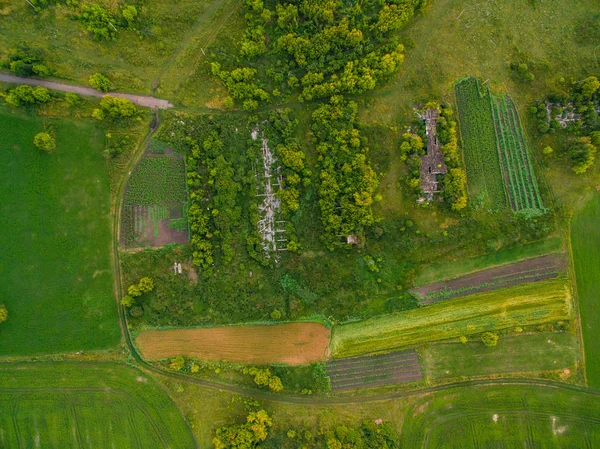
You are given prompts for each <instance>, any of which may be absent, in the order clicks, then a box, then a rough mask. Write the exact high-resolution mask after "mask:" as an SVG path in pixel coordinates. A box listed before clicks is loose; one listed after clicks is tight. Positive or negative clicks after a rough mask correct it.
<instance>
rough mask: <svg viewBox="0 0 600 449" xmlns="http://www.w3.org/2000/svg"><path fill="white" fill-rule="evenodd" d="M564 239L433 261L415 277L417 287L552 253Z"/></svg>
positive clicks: (551, 239) (553, 239)
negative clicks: (471, 256)
mask: <svg viewBox="0 0 600 449" xmlns="http://www.w3.org/2000/svg"><path fill="white" fill-rule="evenodd" d="M561 247H562V241H561V239H560V237H552V238H549V239H546V240H541V241H539V242H534V243H530V244H528V245H523V246H517V247H515V248H511V249H507V250H504V251H498V252H495V253H491V254H486V255H484V256H479V257H473V258H470V259H461V260H453V261H449V262H441V263H432V264H431V265H428V266H426V267H425V269H424V270H423V271H421V273H420V274H419V275H418V276H417V278H416V279H415V287H421V286H423V285H427V284H433V283H434V282H439V281H445V280H448V279H455V278H457V277H460V276H464V275H466V274H470V273H474V272H475V271H480V270H485V269H486V268H493V267H498V266H501V265H507V264H509V263H513V262H518V261H519V260H525V259H531V258H533V257H537V256H543V255H545V254H551V253H555V252H558V251H560V249H561Z"/></svg>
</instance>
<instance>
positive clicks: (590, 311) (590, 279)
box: [571, 195, 600, 388]
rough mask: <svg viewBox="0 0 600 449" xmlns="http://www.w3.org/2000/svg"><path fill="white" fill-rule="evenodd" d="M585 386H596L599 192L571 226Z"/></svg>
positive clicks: (599, 372) (599, 358)
mask: <svg viewBox="0 0 600 449" xmlns="http://www.w3.org/2000/svg"><path fill="white" fill-rule="evenodd" d="M571 241H572V244H573V259H574V262H575V274H576V277H577V297H578V299H579V309H580V315H581V329H582V332H583V341H584V343H583V346H584V348H585V365H586V373H587V381H588V385H589V386H590V387H593V388H600V195H595V196H594V198H593V199H592V200H591V201H590V202H589V203H588V204H587V205H586V206H585V208H584V209H583V210H582V211H581V212H580V213H579V215H577V216H576V217H575V219H574V220H573V223H572V226H571Z"/></svg>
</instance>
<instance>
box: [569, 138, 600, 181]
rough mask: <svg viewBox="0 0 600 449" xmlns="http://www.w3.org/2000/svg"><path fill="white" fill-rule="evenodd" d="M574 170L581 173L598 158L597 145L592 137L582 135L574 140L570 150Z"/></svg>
mask: <svg viewBox="0 0 600 449" xmlns="http://www.w3.org/2000/svg"><path fill="white" fill-rule="evenodd" d="M568 154H569V158H570V159H571V164H572V166H573V167H572V169H573V171H574V172H575V173H576V174H578V175H580V174H582V173H585V172H586V171H587V170H588V169H589V168H590V167H591V166H592V165H593V164H594V161H595V159H596V147H595V146H594V145H592V143H591V139H590V137H580V138H578V139H575V140H574V141H573V144H572V145H571V146H570V147H569V150H568Z"/></svg>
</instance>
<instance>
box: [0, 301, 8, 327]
mask: <svg viewBox="0 0 600 449" xmlns="http://www.w3.org/2000/svg"><path fill="white" fill-rule="evenodd" d="M7 319H8V309H7V308H6V306H5V305H0V323H4V322H5V321H6V320H7Z"/></svg>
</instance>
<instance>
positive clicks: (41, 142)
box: [33, 132, 56, 153]
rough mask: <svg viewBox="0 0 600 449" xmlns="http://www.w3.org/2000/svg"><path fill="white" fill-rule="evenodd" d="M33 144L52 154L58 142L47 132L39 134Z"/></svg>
mask: <svg viewBox="0 0 600 449" xmlns="http://www.w3.org/2000/svg"><path fill="white" fill-rule="evenodd" d="M33 144H34V145H35V146H36V147H37V148H39V149H40V150H42V151H45V152H46V153H49V152H51V151H52V150H54V149H55V148H56V140H54V137H53V136H52V135H51V134H50V133H47V132H41V133H37V134H36V135H35V137H34V138H33Z"/></svg>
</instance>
